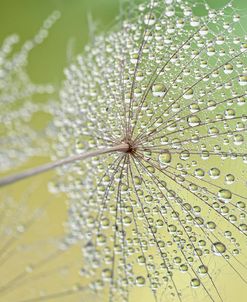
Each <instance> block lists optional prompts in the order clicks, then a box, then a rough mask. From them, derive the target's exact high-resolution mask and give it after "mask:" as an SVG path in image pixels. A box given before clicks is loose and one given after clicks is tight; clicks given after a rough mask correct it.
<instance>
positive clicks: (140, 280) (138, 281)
mask: <svg viewBox="0 0 247 302" xmlns="http://www.w3.org/2000/svg"><path fill="white" fill-rule="evenodd" d="M145 282H146V280H145V278H144V277H143V276H138V277H136V284H137V286H143V285H144V284H145Z"/></svg>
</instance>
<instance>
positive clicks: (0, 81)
mask: <svg viewBox="0 0 247 302" xmlns="http://www.w3.org/2000/svg"><path fill="white" fill-rule="evenodd" d="M59 17H60V13H59V12H54V13H53V14H52V15H51V16H50V17H48V18H47V19H46V20H45V21H44V23H43V26H42V27H41V28H40V30H39V31H38V33H37V34H36V35H35V36H34V38H33V39H31V40H28V41H26V42H25V43H24V44H23V45H22V46H21V47H19V46H18V43H19V40H20V39H19V36H18V35H16V34H13V35H11V36H9V37H7V38H6V39H5V40H4V41H3V43H2V45H1V47H0V144H1V151H0V169H1V171H4V170H7V169H10V168H13V167H17V166H18V165H19V164H20V163H23V162H24V161H25V160H27V159H29V158H30V157H32V156H38V155H39V154H42V153H44V150H45V145H46V140H47V138H46V137H45V139H44V135H45V133H37V131H36V130H37V129H34V127H33V126H32V124H31V122H30V121H32V119H33V117H34V116H35V114H36V118H37V113H38V112H46V111H47V112H49V106H46V105H47V102H46V101H47V96H48V97H49V96H50V95H51V94H52V93H53V92H54V88H53V86H52V85H50V84H46V85H44V84H35V83H33V82H32V81H31V79H30V78H29V75H28V72H27V66H28V56H29V54H30V52H31V51H32V49H34V48H35V47H36V46H37V45H39V44H41V43H43V41H44V40H45V39H46V38H47V36H48V32H49V29H50V28H51V26H53V24H54V23H55V22H56V21H57V19H58V18H59ZM18 48H19V49H18ZM35 96H36V100H35ZM37 96H41V97H42V100H41V101H38V102H37V99H38V98H37ZM34 100H35V101H34ZM41 141H42V142H43V143H41ZM46 147H47V146H46Z"/></svg>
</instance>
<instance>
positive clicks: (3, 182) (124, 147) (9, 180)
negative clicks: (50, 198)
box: [0, 143, 129, 187]
mask: <svg viewBox="0 0 247 302" xmlns="http://www.w3.org/2000/svg"><path fill="white" fill-rule="evenodd" d="M128 150H129V145H128V144H124V143H123V144H120V145H117V146H113V147H110V148H101V149H98V150H94V151H89V152H84V153H81V154H78V155H72V156H70V157H66V158H63V159H59V160H57V161H55V162H51V163H47V164H44V165H41V166H38V167H35V168H31V169H29V170H26V171H24V172H20V173H17V174H14V175H10V176H7V177H4V178H2V179H0V187H3V186H7V185H10V184H13V183H15V182H17V181H20V180H22V179H25V178H28V177H31V176H34V175H38V174H41V173H44V172H46V171H49V170H52V169H54V168H57V167H60V166H63V165H66V164H69V163H73V162H75V161H78V160H83V159H86V158H91V157H95V156H98V155H102V154H106V153H112V152H127V151H128Z"/></svg>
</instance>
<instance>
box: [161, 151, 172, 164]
mask: <svg viewBox="0 0 247 302" xmlns="http://www.w3.org/2000/svg"><path fill="white" fill-rule="evenodd" d="M171 160H172V156H171V153H170V152H169V151H168V150H166V151H165V152H162V153H161V154H160V155H159V162H160V164H161V166H166V165H169V164H170V162H171Z"/></svg>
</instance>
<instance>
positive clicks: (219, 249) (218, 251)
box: [211, 241, 226, 256]
mask: <svg viewBox="0 0 247 302" xmlns="http://www.w3.org/2000/svg"><path fill="white" fill-rule="evenodd" d="M211 250H212V252H213V253H214V254H215V255H216V256H222V254H224V253H225V251H226V247H225V245H224V244H223V243H222V242H219V241H218V242H215V243H213V244H212V246H211Z"/></svg>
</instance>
